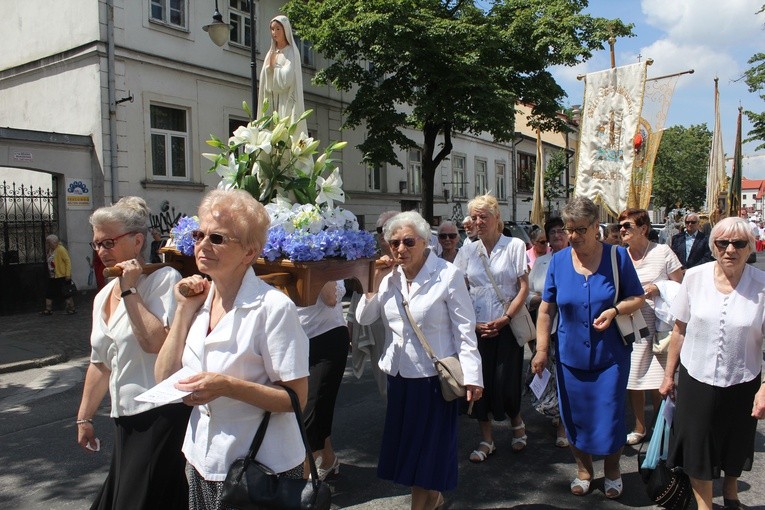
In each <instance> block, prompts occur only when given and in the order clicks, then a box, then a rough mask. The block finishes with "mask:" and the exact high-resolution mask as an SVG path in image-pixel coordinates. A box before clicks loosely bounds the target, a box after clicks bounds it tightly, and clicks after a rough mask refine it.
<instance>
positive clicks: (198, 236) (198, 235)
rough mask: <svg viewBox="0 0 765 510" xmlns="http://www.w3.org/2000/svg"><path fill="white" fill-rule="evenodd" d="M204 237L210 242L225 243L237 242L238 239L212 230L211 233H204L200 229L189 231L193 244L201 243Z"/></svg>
mask: <svg viewBox="0 0 765 510" xmlns="http://www.w3.org/2000/svg"><path fill="white" fill-rule="evenodd" d="M205 237H206V238H208V239H209V240H210V242H211V243H212V244H225V243H227V242H229V241H234V242H239V239H236V238H234V237H229V236H227V235H223V234H219V233H217V232H213V233H212V234H205V233H204V232H202V231H201V230H192V231H191V239H193V240H194V244H199V243H201V242H202V241H204V239H205Z"/></svg>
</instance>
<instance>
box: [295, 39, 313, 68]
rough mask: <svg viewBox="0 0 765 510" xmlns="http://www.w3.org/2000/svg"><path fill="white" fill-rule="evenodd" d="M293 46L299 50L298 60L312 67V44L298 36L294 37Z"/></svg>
mask: <svg viewBox="0 0 765 510" xmlns="http://www.w3.org/2000/svg"><path fill="white" fill-rule="evenodd" d="M295 48H297V49H298V51H300V62H301V63H302V64H303V65H304V66H309V67H313V66H314V61H313V46H312V45H311V43H309V42H308V41H303V40H302V39H300V38H299V37H295Z"/></svg>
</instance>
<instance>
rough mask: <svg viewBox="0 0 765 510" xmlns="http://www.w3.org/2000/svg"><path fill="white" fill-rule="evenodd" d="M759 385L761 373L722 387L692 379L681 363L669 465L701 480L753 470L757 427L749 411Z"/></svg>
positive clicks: (668, 457) (739, 474)
mask: <svg viewBox="0 0 765 510" xmlns="http://www.w3.org/2000/svg"><path fill="white" fill-rule="evenodd" d="M759 389H760V376H757V377H755V378H754V379H752V380H751V381H748V382H745V383H741V384H736V385H733V386H729V387H726V388H721V387H717V386H711V385H709V384H706V383H703V382H701V381H698V380H696V379H694V378H693V377H691V376H690V375H689V374H688V370H686V368H685V367H684V366H682V365H680V378H679V381H678V384H677V407H676V408H675V417H674V420H673V421H672V430H671V432H670V436H669V455H668V456H667V465H668V466H669V467H674V466H681V467H682V468H683V470H684V471H685V472H686V473H688V475H689V476H690V477H692V478H696V479H699V480H713V479H715V478H720V472H721V471H724V472H725V475H726V476H733V477H738V476H741V472H742V471H751V469H752V459H753V457H754V438H755V432H756V429H757V420H756V419H755V418H753V417H752V415H751V413H752V403H753V402H754V395H755V393H757V391H758V390H759Z"/></svg>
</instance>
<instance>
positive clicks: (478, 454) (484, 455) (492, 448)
mask: <svg viewBox="0 0 765 510" xmlns="http://www.w3.org/2000/svg"><path fill="white" fill-rule="evenodd" d="M482 446H485V447H486V448H487V449H488V451H486V452H485V451H483V450H481V447H482ZM496 449H497V447H496V446H494V441H492V442H491V443H489V442H486V441H481V442H480V443H478V448H476V449H475V450H473V451H472V452H470V462H473V463H476V464H479V463H481V462H483V461H485V460H486V459H487V458H488V457H489V455H491V454H492V453H494V451H495V450H496ZM474 456H475V457H478V458H477V459H473V457H474Z"/></svg>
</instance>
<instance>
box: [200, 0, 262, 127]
mask: <svg viewBox="0 0 765 510" xmlns="http://www.w3.org/2000/svg"><path fill="white" fill-rule="evenodd" d="M247 3H248V6H249V10H250V73H251V80H252V90H251V91H250V92H251V96H250V97H251V102H250V108H252V109H253V115H257V113H255V112H257V111H258V72H257V69H256V66H255V9H254V6H253V4H252V0H248V2H247ZM202 30H204V31H205V32H207V33H208V34H209V35H210V39H212V42H214V43H215V44H216V45H218V46H223V45H224V44H226V41H228V38H229V35H230V34H231V25H229V24H228V23H224V22H223V15H221V13H220V11H219V10H218V0H215V12H214V13H213V22H212V23H210V24H209V25H205V26H203V27H202Z"/></svg>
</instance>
